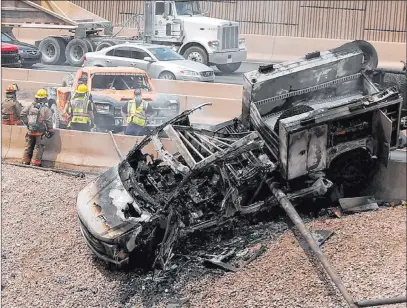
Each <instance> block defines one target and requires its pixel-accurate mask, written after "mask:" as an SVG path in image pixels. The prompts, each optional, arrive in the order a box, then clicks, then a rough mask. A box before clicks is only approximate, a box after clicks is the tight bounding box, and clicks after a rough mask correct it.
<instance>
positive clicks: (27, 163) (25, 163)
mask: <svg viewBox="0 0 407 308" xmlns="http://www.w3.org/2000/svg"><path fill="white" fill-rule="evenodd" d="M22 164H23V165H29V164H30V162H28V161H23V162H22Z"/></svg>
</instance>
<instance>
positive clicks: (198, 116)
mask: <svg viewBox="0 0 407 308" xmlns="http://www.w3.org/2000/svg"><path fill="white" fill-rule="evenodd" d="M1 82H2V87H3V89H4V88H6V87H7V86H8V85H9V84H10V83H13V82H16V83H18V86H19V87H20V89H23V90H24V100H26V101H31V100H32V99H33V97H34V93H35V91H36V90H38V89H39V88H41V87H44V86H58V84H52V83H44V82H34V81H20V80H9V79H2V81H1ZM168 82H171V81H168ZM240 87H241V86H240ZM185 92H187V91H185ZM2 95H3V96H4V93H2ZM19 96H20V95H19ZM177 96H178V98H179V100H180V111H181V112H182V111H184V110H186V109H191V108H193V107H195V106H198V105H199V104H202V103H206V102H211V103H212V106H207V107H205V108H203V109H201V110H197V111H195V112H194V113H193V114H192V115H191V117H190V119H191V122H192V123H201V124H210V125H215V124H219V123H222V122H224V121H228V120H230V119H232V118H234V117H238V116H239V115H240V114H241V111H242V101H241V99H229V98H218V97H207V96H198V95H179V94H177ZM23 104H24V102H23Z"/></svg>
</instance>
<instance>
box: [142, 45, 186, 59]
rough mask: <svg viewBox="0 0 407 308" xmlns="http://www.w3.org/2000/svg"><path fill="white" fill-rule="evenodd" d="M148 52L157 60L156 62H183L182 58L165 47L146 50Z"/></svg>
mask: <svg viewBox="0 0 407 308" xmlns="http://www.w3.org/2000/svg"><path fill="white" fill-rule="evenodd" d="M148 51H149V52H151V54H152V55H153V56H154V57H155V58H156V59H157V60H158V61H176V60H185V58H184V57H182V56H181V55H179V54H178V53H176V52H175V51H173V50H172V49H171V48H167V47H154V48H148Z"/></svg>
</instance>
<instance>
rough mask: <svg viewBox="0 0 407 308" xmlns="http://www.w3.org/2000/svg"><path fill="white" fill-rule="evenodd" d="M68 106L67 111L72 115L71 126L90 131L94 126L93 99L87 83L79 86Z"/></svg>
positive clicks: (75, 128) (69, 125)
mask: <svg viewBox="0 0 407 308" xmlns="http://www.w3.org/2000/svg"><path fill="white" fill-rule="evenodd" d="M66 108H67V110H66V111H65V112H67V113H68V114H69V115H70V121H69V124H68V127H69V128H71V129H74V130H81V131H90V130H91V129H92V128H94V126H95V120H94V115H93V110H94V106H93V100H92V95H91V94H90V93H89V92H88V87H87V86H86V84H80V85H79V86H78V88H77V89H76V91H75V94H74V95H73V97H72V98H71V100H70V102H69V104H67V107H66Z"/></svg>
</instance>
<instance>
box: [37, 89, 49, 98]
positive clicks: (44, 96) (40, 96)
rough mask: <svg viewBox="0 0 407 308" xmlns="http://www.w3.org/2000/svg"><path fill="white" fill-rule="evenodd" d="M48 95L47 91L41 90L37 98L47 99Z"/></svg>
mask: <svg viewBox="0 0 407 308" xmlns="http://www.w3.org/2000/svg"><path fill="white" fill-rule="evenodd" d="M47 96H48V94H47V91H46V90H45V89H39V90H38V91H37V93H36V94H35V98H47Z"/></svg>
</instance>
